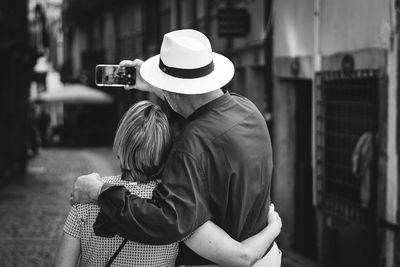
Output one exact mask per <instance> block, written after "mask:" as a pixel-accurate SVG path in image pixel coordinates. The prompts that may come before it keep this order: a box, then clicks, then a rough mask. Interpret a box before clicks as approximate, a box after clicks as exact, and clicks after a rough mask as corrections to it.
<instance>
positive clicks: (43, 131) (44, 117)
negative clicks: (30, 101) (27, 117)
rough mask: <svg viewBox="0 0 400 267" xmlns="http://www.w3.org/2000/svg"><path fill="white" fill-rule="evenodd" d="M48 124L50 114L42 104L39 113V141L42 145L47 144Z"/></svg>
mask: <svg viewBox="0 0 400 267" xmlns="http://www.w3.org/2000/svg"><path fill="white" fill-rule="evenodd" d="M49 126H50V114H49V113H48V112H47V111H46V110H45V108H44V107H43V106H42V107H41V109H40V114H39V130H40V141H41V145H42V146H46V145H47V144H48V131H49Z"/></svg>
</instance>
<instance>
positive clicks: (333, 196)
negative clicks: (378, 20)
mask: <svg viewBox="0 0 400 267" xmlns="http://www.w3.org/2000/svg"><path fill="white" fill-rule="evenodd" d="M378 87H379V76H378V72H377V71H375V70H361V71H354V72H353V73H351V74H349V75H344V74H343V73H342V72H321V73H318V74H317V77H316V177H317V197H318V198H317V201H318V205H319V207H320V208H321V209H322V211H323V212H325V213H326V214H329V215H330V216H334V217H338V218H341V219H345V220H347V221H349V222H351V223H356V224H360V225H367V224H369V222H371V220H370V219H371V218H372V215H373V214H372V211H373V204H374V203H375V201H374V198H375V196H374V193H373V192H374V189H375V187H376V185H375V183H376V171H375V169H376V167H375V165H376V163H375V162H376V160H375V159H376V157H375V151H376V150H375V149H374V147H375V144H376V142H375V139H376V133H377V128H378V121H377V108H378V107H377V106H378ZM371 157H372V158H371ZM359 172H363V173H361V174H359Z"/></svg>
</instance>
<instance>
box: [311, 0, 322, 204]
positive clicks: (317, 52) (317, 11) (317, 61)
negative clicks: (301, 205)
mask: <svg viewBox="0 0 400 267" xmlns="http://www.w3.org/2000/svg"><path fill="white" fill-rule="evenodd" d="M321 4H322V0H314V34H313V35H314V53H313V67H314V73H316V72H318V71H321V31H320V24H321ZM315 94H316V88H315V79H313V90H312V105H313V106H312V116H313V120H312V133H313V138H312V144H311V145H312V149H311V151H312V152H311V157H312V169H313V204H314V206H316V205H317V177H316V155H315V151H316V120H315V118H316V95H315Z"/></svg>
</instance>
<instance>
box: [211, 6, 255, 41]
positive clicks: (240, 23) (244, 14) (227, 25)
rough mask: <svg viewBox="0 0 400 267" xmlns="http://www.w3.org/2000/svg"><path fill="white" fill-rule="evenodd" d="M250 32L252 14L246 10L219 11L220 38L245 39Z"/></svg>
mask: <svg viewBox="0 0 400 267" xmlns="http://www.w3.org/2000/svg"><path fill="white" fill-rule="evenodd" d="M249 31H250V14H249V12H248V11H247V9H245V8H222V9H219V10H218V36H220V37H245V36H246V35H247V34H248V33H249Z"/></svg>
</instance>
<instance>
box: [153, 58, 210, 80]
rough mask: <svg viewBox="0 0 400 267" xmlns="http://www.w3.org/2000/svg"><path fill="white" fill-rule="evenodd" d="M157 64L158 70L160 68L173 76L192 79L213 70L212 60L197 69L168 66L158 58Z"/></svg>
mask: <svg viewBox="0 0 400 267" xmlns="http://www.w3.org/2000/svg"><path fill="white" fill-rule="evenodd" d="M158 66H159V68H160V70H162V71H163V72H164V73H166V74H168V75H171V76H174V77H176V78H184V79H193V78H200V77H203V76H206V75H208V74H210V73H211V72H213V70H214V61H211V62H210V64H208V65H206V66H204V67H201V68H197V69H180V68H173V67H168V66H167V65H165V64H164V62H162V60H161V58H160V63H159V64H158Z"/></svg>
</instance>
